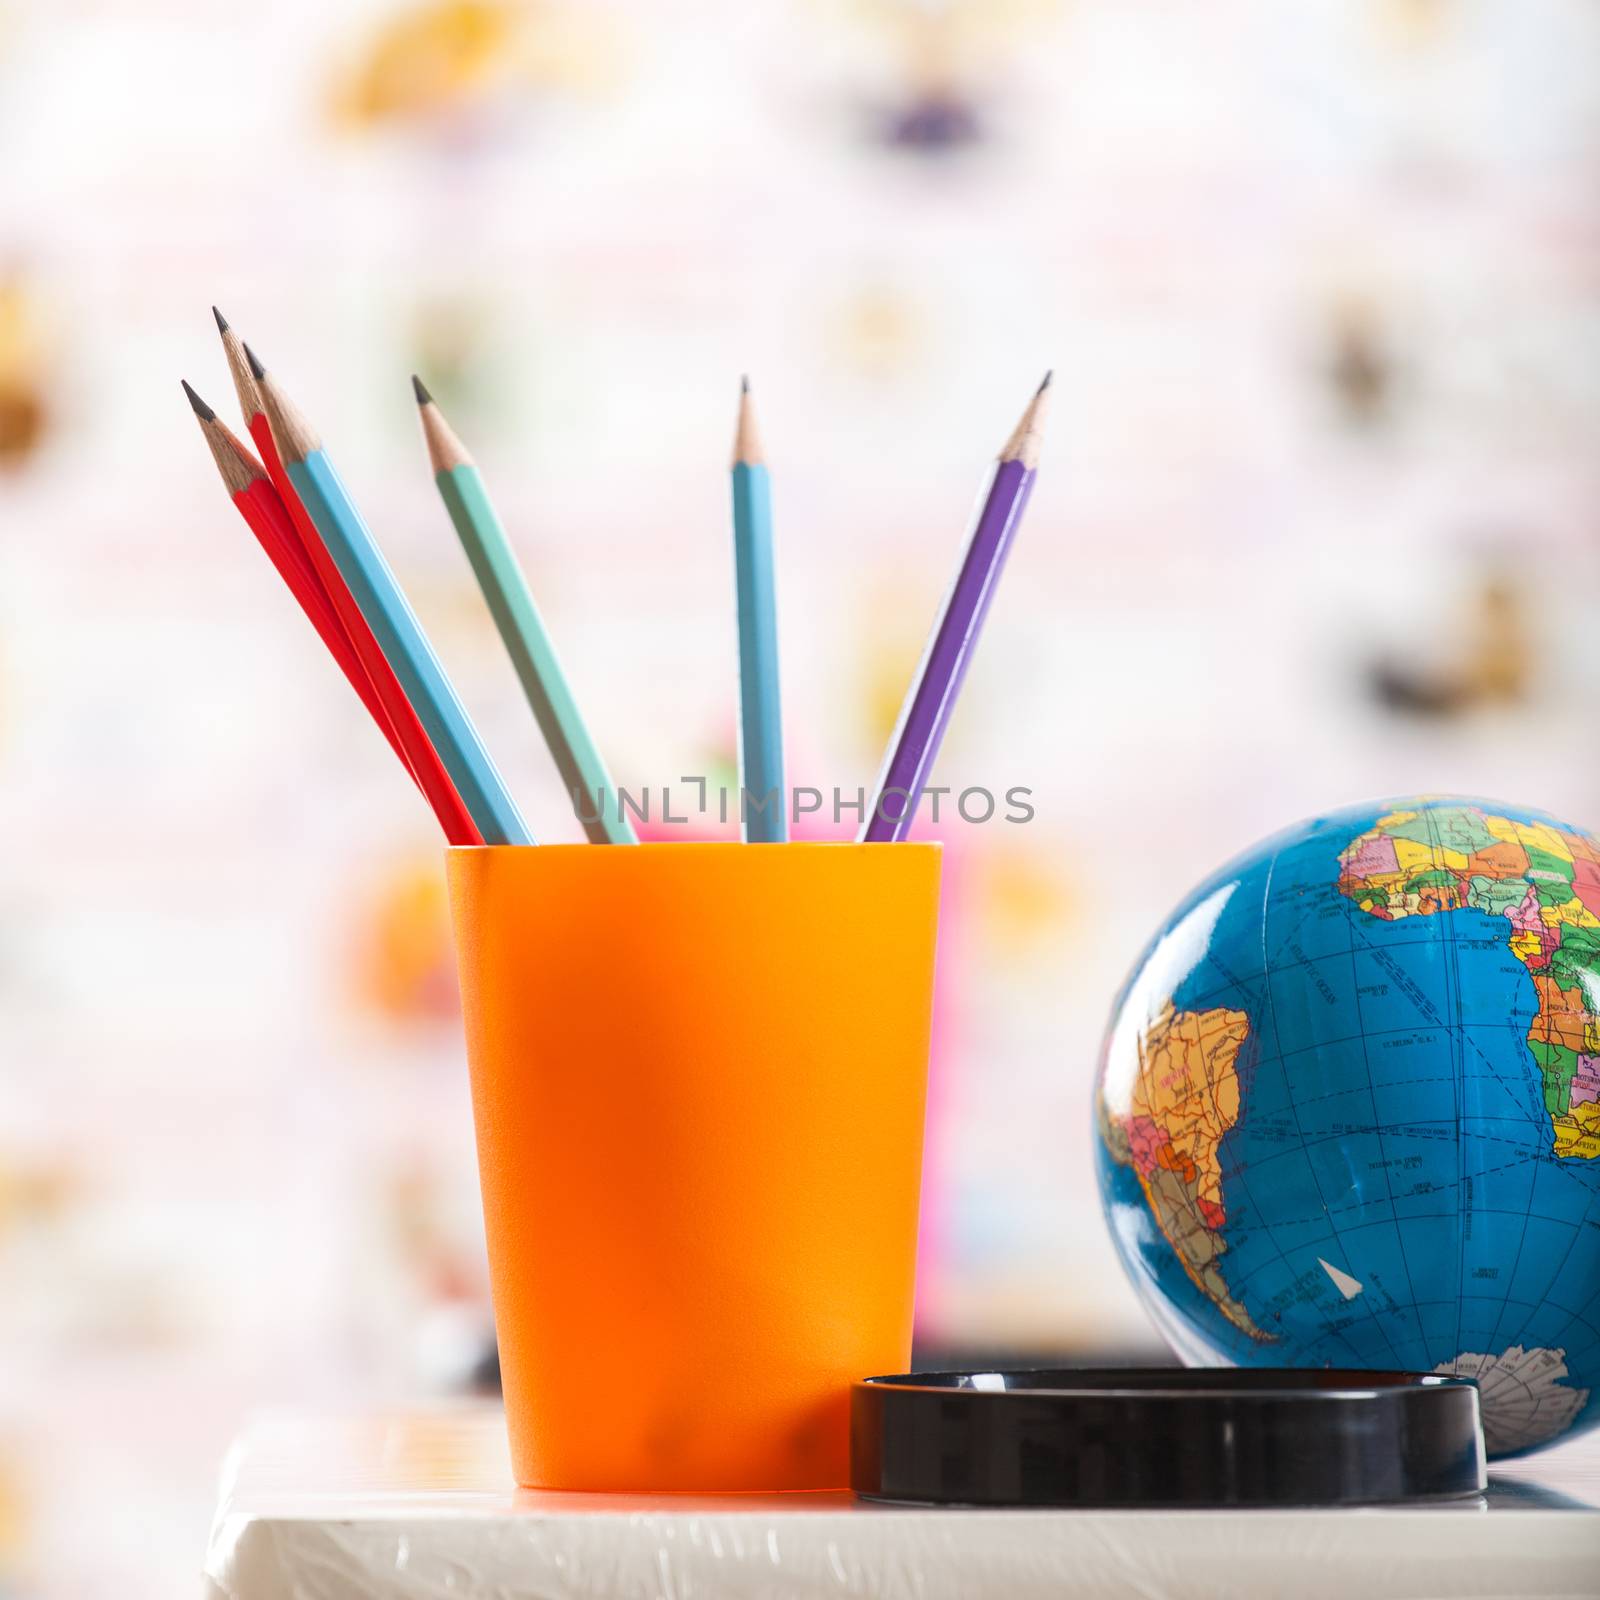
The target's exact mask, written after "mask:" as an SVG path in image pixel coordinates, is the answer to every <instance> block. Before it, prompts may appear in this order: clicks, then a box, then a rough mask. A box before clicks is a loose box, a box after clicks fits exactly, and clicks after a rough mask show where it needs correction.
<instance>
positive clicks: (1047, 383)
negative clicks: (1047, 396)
mask: <svg viewBox="0 0 1600 1600" xmlns="http://www.w3.org/2000/svg"><path fill="white" fill-rule="evenodd" d="M1055 375H1056V369H1055V368H1054V367H1051V369H1050V370H1049V371H1048V372H1047V373H1045V375H1044V382H1043V383H1041V384H1040V385H1039V393H1040V394H1043V393H1044V392H1045V390H1046V389H1048V388H1049V387H1050V380H1051V379H1052V378H1053V377H1055Z"/></svg>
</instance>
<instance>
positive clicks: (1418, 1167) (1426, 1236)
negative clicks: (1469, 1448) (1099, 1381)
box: [1096, 798, 1600, 1456]
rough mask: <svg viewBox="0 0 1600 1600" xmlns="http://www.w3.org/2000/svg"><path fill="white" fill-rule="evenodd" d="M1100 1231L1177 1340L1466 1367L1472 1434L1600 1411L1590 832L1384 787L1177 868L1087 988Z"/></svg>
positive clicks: (1597, 1070) (1241, 1354) (1597, 1055)
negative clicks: (1135, 937) (1351, 806)
mask: <svg viewBox="0 0 1600 1600" xmlns="http://www.w3.org/2000/svg"><path fill="white" fill-rule="evenodd" d="M1096 1113H1097V1115H1096V1129H1097V1138H1096V1150H1097V1158H1098V1162H1099V1174H1100V1183H1101V1195H1102V1199H1103V1203H1104V1206H1105V1212H1106V1217H1107V1220H1108V1222H1109V1224H1110V1227H1111V1230H1112V1234H1113V1236H1114V1238H1115V1241H1116V1245H1117V1249H1118V1252H1119V1254H1120V1255H1121V1257H1122V1260H1123V1263H1124V1265H1125V1266H1126V1268H1127V1270H1128V1272H1129V1274H1130V1276H1131V1277H1132V1278H1133V1281H1134V1283H1135V1285H1136V1286H1137V1287H1138V1289H1139V1291H1140V1294H1141V1296H1142V1298H1143V1299H1144V1301H1145V1303H1146V1304H1147V1306H1148V1307H1149V1308H1150V1310H1151V1312H1152V1314H1153V1315H1154V1316H1155V1318H1156V1320H1157V1322H1158V1324H1159V1325H1160V1327H1161V1329H1162V1331H1163V1333H1164V1334H1165V1335H1166V1337H1167V1338H1168V1340H1169V1341H1170V1342H1171V1344H1172V1345H1173V1347H1174V1349H1175V1350H1176V1351H1177V1352H1178V1354H1179V1355H1180V1357H1181V1358H1182V1359H1184V1360H1185V1361H1187V1362H1190V1363H1192V1364H1211V1363H1217V1362H1223V1363H1229V1364H1238V1365H1263V1366H1296V1367H1306V1366H1317V1367H1330V1366H1331V1367H1362V1368H1386V1369H1406V1370H1412V1371H1423V1372H1442V1373H1458V1374H1461V1375H1464V1376H1468V1377H1473V1378H1476V1379H1477V1380H1478V1383H1479V1387H1480V1393H1481V1401H1482V1409H1483V1418H1484V1433H1485V1440H1486V1443H1487V1446H1488V1449H1489V1453H1490V1454H1491V1455H1496V1456H1503V1455H1510V1454H1516V1453H1519V1452H1522V1451H1526V1450H1531V1449H1536V1448H1539V1447H1540V1446H1543V1445H1546V1444H1549V1443H1551V1442H1553V1441H1554V1440H1557V1439H1559V1438H1561V1437H1564V1436H1567V1435H1570V1434H1571V1433H1573V1432H1575V1431H1579V1430H1582V1429H1584V1428H1587V1427H1591V1426H1593V1425H1594V1424H1595V1423H1597V1422H1600V1399H1597V1391H1600V842H1597V841H1596V840H1595V839H1594V838H1593V837H1592V836H1591V835H1590V834H1589V833H1587V832H1585V831H1583V830H1581V829H1577V828H1573V827H1571V826H1569V825H1568V824H1565V823H1561V822H1557V821H1554V820H1553V819H1552V818H1550V817H1547V816H1544V815H1542V814H1541V813H1539V812H1534V811H1527V810H1524V809H1521V808H1519V807H1515V806H1506V805H1502V804H1500V803H1498V802H1493V801H1483V800H1468V799H1437V798H1429V799H1425V800H1402V801H1389V802H1385V803H1383V804H1381V805H1375V806H1369V807H1365V808H1361V809H1355V810H1350V811H1344V812H1340V813H1337V814H1334V815H1329V816H1324V817H1319V818H1316V819H1315V820H1313V821H1311V822H1307V823H1304V824H1302V825H1300V826H1298V827H1295V828H1292V829H1290V830H1288V831H1287V832H1285V833H1282V834H1280V835H1278V836H1277V837H1276V838H1273V839H1271V840H1269V841H1267V842H1266V843H1264V844H1262V845H1260V846H1258V847H1257V848H1256V849H1254V850H1251V851H1249V852H1248V853H1247V854H1245V855H1243V856H1241V857H1240V858H1239V859H1238V860H1236V861H1234V862H1233V863H1231V864H1230V865H1229V866H1227V867H1225V868H1223V869H1222V870H1221V871H1220V872H1218V873H1217V874H1215V875H1214V876H1213V877H1212V878H1210V879H1208V880H1207V881H1206V882H1205V883H1203V884H1201V885H1200V887H1199V888H1198V889H1196V890H1195V891H1194V892H1193V893H1192V894H1191V895H1190V896H1189V897H1188V899H1187V900H1185V901H1184V903H1183V904H1182V905H1181V906H1180V907H1179V909H1178V910H1177V912H1176V913H1175V914H1174V915H1173V916H1172V917H1171V918H1170V919H1169V920H1168V922H1167V923H1166V924H1165V926H1164V927H1163V928H1162V929H1161V931H1160V932H1159V933H1158V934H1157V935H1156V937H1155V938H1154V939H1153V940H1152V942H1151V944H1150V945H1149V947H1148V948H1147V949H1146V950H1145V952H1144V954H1143V955H1142V956H1141V957H1140V959H1139V961H1138V963H1137V965H1136V966H1135V968H1134V970H1133V973H1132V975H1131V976H1130V977H1129V979H1128V981H1127V983H1126V985H1125V986H1124V989H1123V991H1122V993H1121V995H1120V996H1119V997H1118V999H1117V1002H1116V1006H1115V1008H1114V1011H1113V1015H1112V1019H1111V1023H1110V1027H1109V1029H1108V1032H1107V1035H1106V1041H1105V1046H1104V1049H1103V1052H1102V1057H1101V1063H1100V1071H1099V1078H1098V1083H1097V1100H1096Z"/></svg>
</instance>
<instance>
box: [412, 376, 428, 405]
mask: <svg viewBox="0 0 1600 1600" xmlns="http://www.w3.org/2000/svg"><path fill="white" fill-rule="evenodd" d="M411 392H412V393H413V394H414V395H416V397H417V404H418V405H419V406H427V405H432V404H433V396H432V395H431V394H429V393H428V386H427V384H425V383H424V382H423V381H422V379H421V378H419V377H418V376H417V375H416V373H414V372H413V373H412V374H411Z"/></svg>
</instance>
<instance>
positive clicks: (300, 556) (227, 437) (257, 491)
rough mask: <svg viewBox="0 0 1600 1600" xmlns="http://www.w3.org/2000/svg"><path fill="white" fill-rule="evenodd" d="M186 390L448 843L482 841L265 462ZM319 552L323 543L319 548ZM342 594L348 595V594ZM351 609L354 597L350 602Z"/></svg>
mask: <svg viewBox="0 0 1600 1600" xmlns="http://www.w3.org/2000/svg"><path fill="white" fill-rule="evenodd" d="M183 390H184V393H185V394H186V395H188V397H189V404H190V405H191V406H192V407H193V408H194V414H195V416H196V417H197V418H198V420H199V423H200V431H201V433H203V434H204V435H205V440H206V443H207V445H209V446H210V449H211V456H212V459H213V460H214V461H215V462H216V464H217V471H218V472H219V473H220V474H221V476H222V481H223V484H224V486H225V487H226V488H227V491H228V497H229V498H230V499H231V500H232V501H233V503H234V505H235V506H237V507H238V509H239V514H240V515H241V516H242V517H243V518H244V520H245V521H246V523H248V524H249V527H250V531H251V532H252V533H254V534H255V536H256V538H257V540H258V541H259V542H260V545H261V548H262V549H263V550H265V551H266V553H267V556H268V558H269V559H270V560H271V562H272V564H273V566H274V567H276V568H277V569H278V574H279V576H280V577H281V578H282V579H283V581H284V582H285V584H287V585H288V587H289V589H290V591H291V592H292V593H293V595H294V597H295V599H296V600H297V601H299V603H300V609H301V610H302V611H304V612H305V614H306V617H307V619H308V620H309V621H310V623H311V625H312V627H314V628H315V629H316V630H317V634H318V636H319V637H320V638H321V640H322V642H323V643H324V644H325V645H326V646H327V647H328V651H329V653H330V654H331V655H332V656H333V658H334V660H335V661H337V662H338V663H339V667H340V669H341V670H342V671H343V673H344V675H345V677H347V678H348V679H349V680H350V685H351V687H352V688H353V689H354V690H355V691H356V693H357V694H358V695H359V696H360V697H361V702H362V704H363V705H365V706H366V708H367V710H368V712H369V713H370V714H371V716H372V719H373V721H374V722H376V723H377V724H378V726H379V727H380V728H381V729H382V730H383V732H384V735H385V737H386V738H387V739H388V740H389V743H390V744H391V745H392V746H393V748H394V752H395V754H396V755H397V756H398V757H399V758H400V761H401V764H402V765H403V766H404V767H405V768H406V770H407V771H408V772H409V773H410V774H411V776H412V777H413V778H414V779H415V780H416V782H417V785H418V787H419V788H420V789H421V790H422V792H423V795H424V796H425V797H426V798H427V801H428V803H429V804H430V805H431V806H432V807H433V812H434V815H435V816H436V817H437V818H438V819H439V825H440V827H442V828H443V829H444V833H445V837H446V838H447V839H448V840H449V841H450V843H451V844H482V843H483V835H482V834H481V833H479V831H478V828H477V824H476V823H474V822H473V820H472V818H471V816H470V815H469V814H468V812H467V809H466V807H465V806H464V805H463V804H462V803H461V797H460V795H458V794H457V793H456V789H455V785H454V784H452V783H451V782H450V779H449V776H448V774H447V773H446V772H445V770H444V768H443V766H442V765H441V764H440V762H439V758H438V756H437V755H436V754H435V753H434V749H433V746H432V744H430V743H429V742H428V739H427V736H426V734H421V725H420V724H419V723H416V717H415V713H411V712H410V703H409V702H408V701H407V700H406V698H405V694H404V692H403V691H402V690H401V689H400V686H399V683H398V682H397V681H396V680H395V679H394V674H393V672H392V671H390V670H389V666H388V662H387V661H386V660H384V657H383V652H382V651H381V650H378V649H377V641H376V640H374V641H373V649H374V651H375V652H376V660H377V662H378V663H380V664H381V667H382V672H381V673H379V674H375V673H373V672H372V670H371V666H370V664H369V663H367V662H365V661H363V659H362V658H361V656H360V655H359V654H358V653H357V650H356V647H355V645H354V643H353V642H352V639H351V637H350V635H349V634H348V633H347V632H346V627H345V624H344V622H343V620H342V618H341V616H340V614H339V611H338V609H337V607H336V605H335V602H334V601H333V599H331V598H330V596H329V594H328V591H327V590H326V589H325V588H324V587H323V584H322V582H321V580H320V578H319V577H318V574H317V571H316V568H315V566H314V565H313V562H312V560H311V558H310V554H309V553H308V551H307V550H306V548H305V546H304V545H303V544H302V543H301V541H300V538H299V536H298V534H297V533H296V531H295V526H294V522H293V520H292V518H291V517H290V514H289V511H288V509H287V507H286V506H285V504H284V502H283V500H282V498H281V497H280V496H279V494H278V491H277V490H276V489H275V488H273V486H272V482H271V480H270V479H269V478H268V477H267V475H266V473H265V471H264V470H263V469H262V466H261V463H260V462H259V461H257V460H256V458H255V457H254V456H253V455H252V454H251V453H250V451H249V450H248V449H247V448H246V447H245V445H244V444H243V442H242V441H241V440H240V439H238V438H237V437H236V436H235V434H234V433H233V432H232V430H231V429H230V428H228V427H227V425H226V424H225V423H223V422H221V421H219V420H218V418H217V414H216V412H214V411H213V410H212V409H211V407H210V406H208V405H207V404H206V403H205V401H204V400H202V399H201V398H200V396H199V395H197V394H196V393H195V392H194V390H193V389H191V388H190V387H189V385H188V384H187V383H185V384H184V386H183ZM320 547H321V546H320V541H319V542H318V546H317V548H320ZM345 592H346V594H348V591H345ZM354 604H355V602H354V600H353V599H352V600H351V605H352V606H353V605H354ZM358 615H359V613H358ZM368 637H370V630H368ZM385 678H387V680H388V681H389V682H390V683H392V685H393V695H392V696H390V695H386V694H385V693H384V687H385V682H384V680H385ZM395 698H397V701H398V705H399V706H400V707H403V708H404V710H405V711H406V712H408V713H410V720H411V722H412V723H414V724H416V727H417V731H418V733H419V734H421V741H422V742H421V745H420V747H417V748H411V747H410V741H409V740H408V738H407V729H406V726H405V723H404V720H403V719H401V718H396V717H395V716H394V714H393V712H392V711H391V709H390V703H391V700H392V699H395Z"/></svg>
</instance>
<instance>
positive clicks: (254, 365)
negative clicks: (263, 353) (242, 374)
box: [244, 345, 267, 383]
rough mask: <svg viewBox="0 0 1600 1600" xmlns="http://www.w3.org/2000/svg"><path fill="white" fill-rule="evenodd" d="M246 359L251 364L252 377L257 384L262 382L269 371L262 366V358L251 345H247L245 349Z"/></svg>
mask: <svg viewBox="0 0 1600 1600" xmlns="http://www.w3.org/2000/svg"><path fill="white" fill-rule="evenodd" d="M244 358H245V360H246V361H248V362H249V363H250V376H251V377H252V378H254V379H255V380H256V382H257V383H260V381H261V380H262V379H263V378H264V377H266V375H267V369H266V368H265V367H264V366H262V365H261V357H260V356H258V355H257V354H256V353H255V351H254V350H252V349H251V348H250V346H249V345H246V346H245V347H244Z"/></svg>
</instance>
